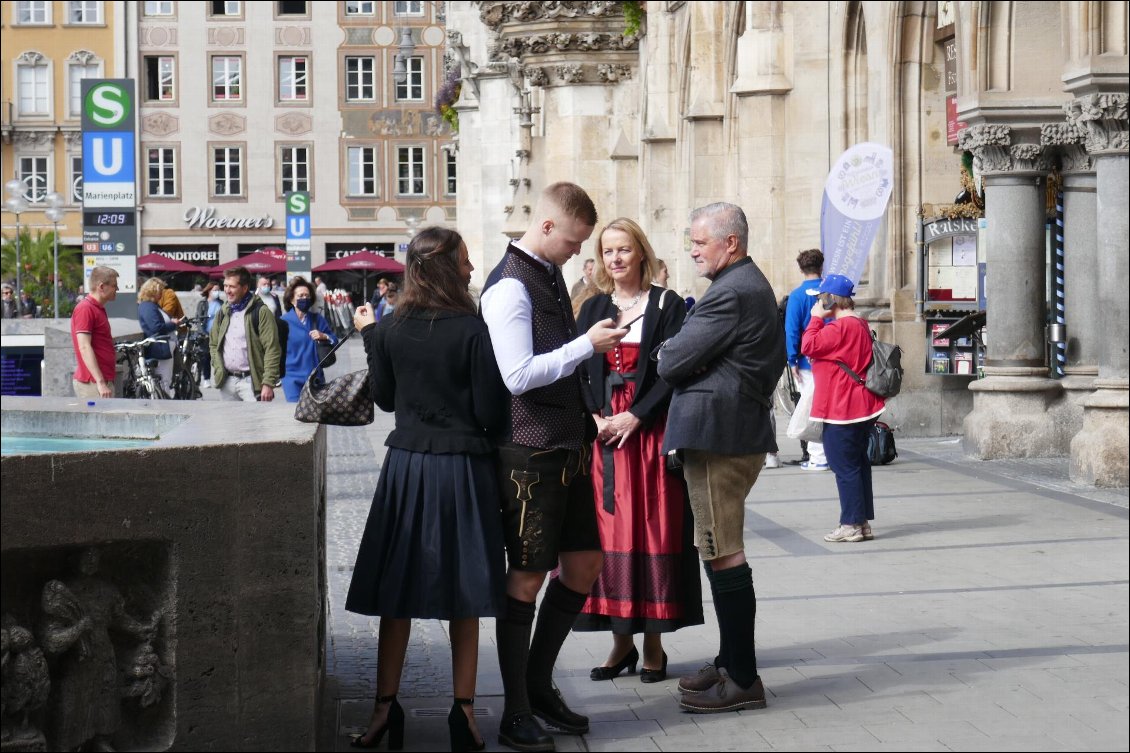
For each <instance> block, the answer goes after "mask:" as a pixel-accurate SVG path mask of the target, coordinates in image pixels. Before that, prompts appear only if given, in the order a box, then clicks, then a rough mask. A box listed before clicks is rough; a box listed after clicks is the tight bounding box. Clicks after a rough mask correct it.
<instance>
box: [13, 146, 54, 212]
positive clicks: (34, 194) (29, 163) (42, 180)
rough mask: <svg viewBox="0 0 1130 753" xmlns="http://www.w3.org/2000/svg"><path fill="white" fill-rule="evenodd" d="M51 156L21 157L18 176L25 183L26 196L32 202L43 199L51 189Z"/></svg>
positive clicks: (36, 202) (35, 202)
mask: <svg viewBox="0 0 1130 753" xmlns="http://www.w3.org/2000/svg"><path fill="white" fill-rule="evenodd" d="M50 162H51V158H50V157H48V156H47V155H43V156H41V157H20V172H19V174H18V175H17V176H16V177H17V178H19V179H20V181H21V182H23V184H24V198H25V199H27V200H28V201H29V202H31V203H32V204H38V203H39V202H41V201H43V199H44V197H45V196H47V194H48V193H50V191H51V183H50V180H51V170H50Z"/></svg>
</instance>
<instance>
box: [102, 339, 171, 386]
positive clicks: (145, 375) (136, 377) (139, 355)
mask: <svg viewBox="0 0 1130 753" xmlns="http://www.w3.org/2000/svg"><path fill="white" fill-rule="evenodd" d="M158 342H164V340H158V339H156V338H153V337H147V338H145V339H144V340H136V341H134V342H125V343H115V345H114V350H115V351H116V352H117V354H118V363H125V364H127V366H128V368H126V374H125V381H124V382H123V383H122V397H125V398H131V399H142V400H168V399H169V393H168V391H167V390H166V389H165V385H164V384H163V383H162V381H161V377H160V375H159V374H157V359H155V358H146V357H145V348H146V347H147V346H149V345H153V344H155V343H158Z"/></svg>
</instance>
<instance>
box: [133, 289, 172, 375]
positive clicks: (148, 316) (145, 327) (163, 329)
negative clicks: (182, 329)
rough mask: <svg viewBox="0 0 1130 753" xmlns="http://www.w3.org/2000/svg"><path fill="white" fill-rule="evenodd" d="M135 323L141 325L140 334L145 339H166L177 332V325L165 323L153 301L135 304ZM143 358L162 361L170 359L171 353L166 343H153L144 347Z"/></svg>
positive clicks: (158, 307) (159, 308) (159, 309)
mask: <svg viewBox="0 0 1130 753" xmlns="http://www.w3.org/2000/svg"><path fill="white" fill-rule="evenodd" d="M137 323H138V324H140V325H141V332H142V334H144V335H145V336H146V337H164V338H166V339H168V336H169V335H170V334H171V333H175V332H176V331H177V325H175V324H173V323H172V322H167V321H165V317H163V316H161V307H160V306H158V305H157V304H156V303H155V302H153V301H142V302H141V303H139V304H137ZM145 357H146V358H156V359H157V360H160V361H163V360H165V359H166V358H172V357H173V351H172V349H171V348H170V347H169V345H168V343H165V344H161V343H155V344H153V345H146V346H145Z"/></svg>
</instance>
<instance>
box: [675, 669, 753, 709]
mask: <svg viewBox="0 0 1130 753" xmlns="http://www.w3.org/2000/svg"><path fill="white" fill-rule="evenodd" d="M718 676H719V680H718V682H717V683H716V684H715V685H714V686H713V687H711V688H709V689H708V690H707V691H705V692H702V693H695V694H693V695H685V696H683V698H682V699H680V701H679V706H680V707H681V708H683V709H686V710H687V711H691V712H693V713H696V714H720V713H722V712H723V711H740V710H741V709H763V708H765V705H766V704H765V686H764V685H762V684H761V678H760V677H758V678H757V679H756V680H754V681H753V685H751V686H750V687H749V688H748V689H743V688H742V687H741V686H739V685H738V684H737V683H736V682H734V681H733V680H732V679H730V675H729V674H727V673H726V670H725V669H719V670H718Z"/></svg>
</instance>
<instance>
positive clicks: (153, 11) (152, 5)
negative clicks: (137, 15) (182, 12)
mask: <svg viewBox="0 0 1130 753" xmlns="http://www.w3.org/2000/svg"><path fill="white" fill-rule="evenodd" d="M173 8H174V3H173V0H145V9H144V11H143V12H144V14H145V15H147V16H171V15H173Z"/></svg>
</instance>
